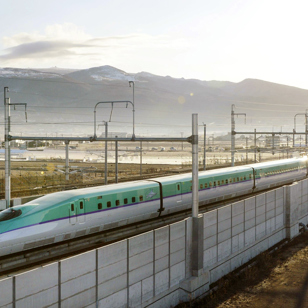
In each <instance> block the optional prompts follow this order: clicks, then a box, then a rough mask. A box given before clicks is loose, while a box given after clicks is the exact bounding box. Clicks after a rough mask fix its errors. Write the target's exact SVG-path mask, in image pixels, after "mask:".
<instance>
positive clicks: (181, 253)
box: [170, 247, 185, 266]
mask: <svg viewBox="0 0 308 308" xmlns="http://www.w3.org/2000/svg"><path fill="white" fill-rule="evenodd" d="M182 261H185V247H184V248H183V249H181V250H178V251H176V252H174V253H172V254H171V255H170V266H173V265H175V264H177V263H179V262H182Z"/></svg>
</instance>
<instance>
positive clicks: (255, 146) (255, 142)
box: [254, 129, 257, 163]
mask: <svg viewBox="0 0 308 308" xmlns="http://www.w3.org/2000/svg"><path fill="white" fill-rule="evenodd" d="M254 139H255V140H254V148H255V163H256V162H257V130H256V129H255V138H254Z"/></svg>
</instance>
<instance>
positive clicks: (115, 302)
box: [0, 180, 308, 308]
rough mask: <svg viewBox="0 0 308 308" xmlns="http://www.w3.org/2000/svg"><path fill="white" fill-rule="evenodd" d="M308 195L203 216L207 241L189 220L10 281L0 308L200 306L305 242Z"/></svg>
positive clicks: (307, 184) (263, 197) (290, 191)
mask: <svg viewBox="0 0 308 308" xmlns="http://www.w3.org/2000/svg"><path fill="white" fill-rule="evenodd" d="M307 188H308V181H307V180H303V181H300V182H298V183H294V184H292V185H290V186H285V187H283V188H279V189H275V190H273V191H270V192H266V193H262V194H259V195H257V196H256V197H252V198H248V199H245V200H243V201H239V202H236V203H233V204H229V205H227V206H224V207H222V208H219V209H217V210H212V211H210V212H207V213H205V214H203V215H200V216H199V217H198V218H197V219H195V220H196V223H197V226H198V232H197V233H194V234H197V235H196V236H197V237H201V238H199V239H195V238H193V237H192V234H193V223H194V220H193V219H192V218H188V219H185V220H183V221H180V222H178V223H175V224H171V225H169V226H166V227H163V228H159V229H156V230H153V231H150V232H147V233H144V234H141V235H138V236H135V237H131V238H128V239H126V240H123V241H119V242H116V243H114V244H111V245H107V246H104V247H102V248H99V249H95V250H92V251H89V252H87V253H83V254H80V255H77V256H74V257H71V258H67V259H64V260H61V261H59V262H56V263H53V264H50V265H46V266H42V267H39V268H36V269H34V270H31V271H28V272H25V273H22V274H18V275H14V276H12V277H7V278H5V279H2V280H0V290H1V296H0V307H24V308H27V307H93V308H94V307H104V308H109V307H116V308H119V307H151V308H152V307H153V308H156V307H173V306H175V305H177V304H178V303H180V302H181V301H188V300H191V299H194V298H197V297H199V296H202V295H204V294H206V292H207V291H208V290H209V286H210V285H211V284H212V283H214V282H216V281H217V280H218V279H220V278H221V277H223V276H224V275H226V274H228V273H229V272H231V271H233V270H234V269H236V268H238V267H240V266H242V265H243V264H245V263H246V262H248V261H249V260H251V259H252V258H254V257H255V256H257V255H258V254H260V253H261V252H263V251H265V250H267V249H268V248H270V247H272V246H273V245H275V244H277V243H278V242H280V241H281V240H283V239H285V238H293V237H295V236H296V235H298V234H299V223H300V222H303V223H304V224H307V222H308V196H307ZM200 223H201V228H199V227H200ZM196 240H197V242H196ZM196 243H199V245H200V247H201V248H202V249H201V262H200V259H199V257H200V256H199V250H198V253H197V254H196V253H194V251H193V249H194V247H195V245H196ZM200 247H199V248H200ZM194 258H198V260H195V259H194ZM196 261H198V264H199V263H201V268H197V269H196V267H195V262H196Z"/></svg>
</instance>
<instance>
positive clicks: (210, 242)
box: [203, 234, 217, 250]
mask: <svg viewBox="0 0 308 308" xmlns="http://www.w3.org/2000/svg"><path fill="white" fill-rule="evenodd" d="M216 245H217V235H216V234H215V235H213V236H211V237H208V238H206V239H205V240H204V241H203V249H204V250H206V249H208V248H210V247H213V246H216Z"/></svg>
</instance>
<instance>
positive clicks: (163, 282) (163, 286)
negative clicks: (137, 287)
mask: <svg viewBox="0 0 308 308" xmlns="http://www.w3.org/2000/svg"><path fill="white" fill-rule="evenodd" d="M168 289H169V269H165V270H163V271H161V272H159V273H157V274H155V294H156V295H158V294H160V293H162V292H165V291H167V290H168Z"/></svg>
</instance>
